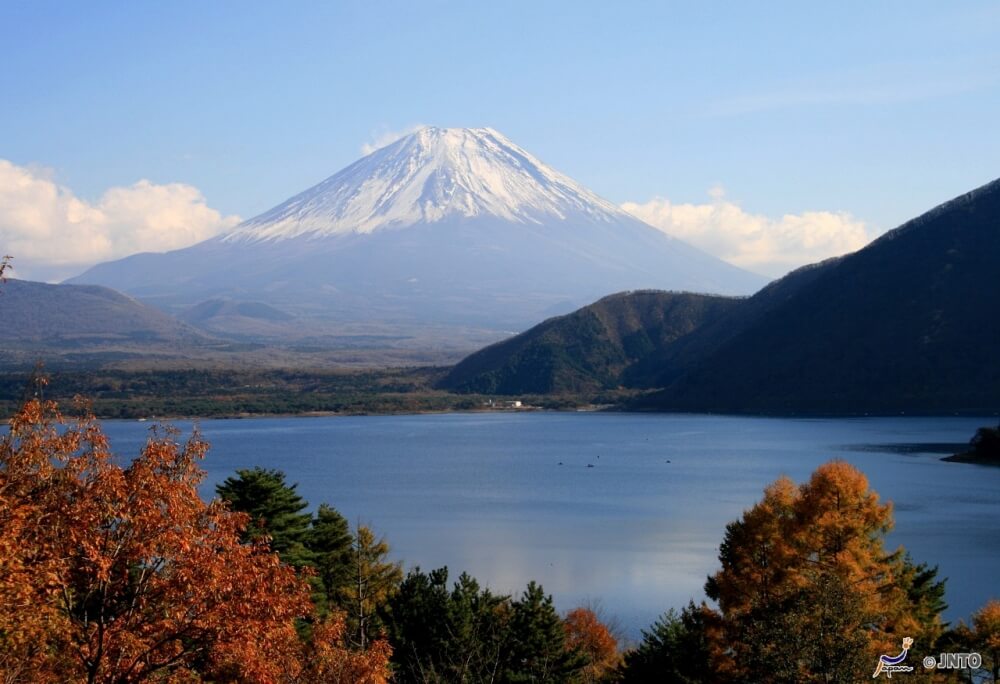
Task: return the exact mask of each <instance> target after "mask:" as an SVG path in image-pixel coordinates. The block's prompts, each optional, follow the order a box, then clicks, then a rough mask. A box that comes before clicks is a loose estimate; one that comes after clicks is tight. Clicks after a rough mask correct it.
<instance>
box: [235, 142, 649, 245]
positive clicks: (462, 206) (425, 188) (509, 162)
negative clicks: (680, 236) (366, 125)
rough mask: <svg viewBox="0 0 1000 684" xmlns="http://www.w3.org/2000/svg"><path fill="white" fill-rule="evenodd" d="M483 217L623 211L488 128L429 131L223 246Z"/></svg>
mask: <svg viewBox="0 0 1000 684" xmlns="http://www.w3.org/2000/svg"><path fill="white" fill-rule="evenodd" d="M482 216H491V217H496V218H500V219H504V220H507V221H511V222H517V223H543V222H546V221H549V220H553V219H556V220H559V219H569V218H573V219H577V220H580V219H584V220H589V221H596V222H601V223H604V222H611V221H617V220H621V219H622V217H623V216H624V217H628V214H625V213H624V212H623V211H622V210H621V209H619V208H618V207H616V206H615V205H613V204H611V203H610V202H608V201H606V200H603V199H601V198H600V197H598V196H597V195H595V194H594V193H592V192H590V191H589V190H587V189H586V188H584V187H583V186H581V185H579V184H578V183H576V182H575V181H573V180H572V179H571V178H569V177H567V176H564V175H563V174H561V173H559V172H558V171H556V170H554V169H552V168H550V167H548V166H546V165H545V164H543V163H542V162H541V161H539V160H538V159H536V158H535V157H533V156H532V155H531V154H529V153H528V152H526V151H525V150H523V149H521V148H520V147H518V146H517V145H515V144H514V143H513V142H511V141H510V140H508V139H507V138H505V137H504V136H503V135H501V134H500V133H498V132H497V131H495V130H493V129H491V128H433V127H430V128H424V129H421V130H419V131H417V132H415V133H412V134H410V135H408V136H406V137H404V138H401V139H399V140H397V141H396V142H394V143H391V144H390V145H387V146H386V147H383V148H381V149H379V150H376V151H374V152H372V153H371V154H369V155H368V156H366V157H363V158H362V159H359V160H358V161H356V162H354V163H353V164H351V165H350V166H348V167H347V168H345V169H343V170H342V171H340V172H338V173H336V174H334V175H333V176H331V177H329V178H327V179H326V180H325V181H323V182H321V183H320V184H318V185H316V186H314V187H312V188H310V189H309V190H306V191H305V192H303V193H301V194H299V195H296V196H295V197H292V198H291V199H289V200H287V201H286V202H284V203H282V204H280V205H278V206H277V207H275V208H273V209H271V210H270V211H267V212H265V213H263V214H261V215H260V216H256V217H254V218H252V219H250V220H248V221H245V222H244V223H242V224H240V225H239V226H237V227H236V228H235V229H233V230H232V231H231V232H230V233H228V234H226V235H225V236H224V237H223V238H222V239H223V240H225V241H244V240H246V241H257V240H280V239H285V238H292V237H299V236H307V237H322V236H328V235H342V234H347V233H371V232H373V231H376V230H380V229H383V228H401V227H405V226H410V225H414V224H418V223H433V222H437V221H442V220H445V219H451V218H473V217H482ZM628 218H631V217H628ZM633 220H634V219H633Z"/></svg>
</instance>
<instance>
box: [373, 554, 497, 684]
mask: <svg viewBox="0 0 1000 684" xmlns="http://www.w3.org/2000/svg"><path fill="white" fill-rule="evenodd" d="M447 583H448V569H447V568H440V569H438V570H432V571H431V572H430V573H427V574H424V573H422V572H421V571H420V569H419V568H418V569H416V570H413V571H412V572H410V573H409V574H408V575H407V577H406V579H405V580H403V583H402V584H401V585H400V588H399V592H398V593H397V594H396V595H395V596H394V597H393V598H392V599H391V600H390V610H389V614H390V620H389V624H390V632H389V633H390V642H391V643H392V646H393V661H394V662H395V663H396V666H397V669H396V675H397V678H398V680H399V681H401V682H491V681H497V680H498V679H501V678H502V677H503V676H504V674H505V672H506V670H505V667H506V663H507V643H508V642H509V639H510V633H509V624H508V623H509V616H510V599H509V597H507V596H494V595H493V594H491V593H490V591H489V590H484V589H480V587H479V583H478V582H476V580H474V579H473V578H472V577H470V576H469V575H467V574H464V573H463V574H462V575H461V576H460V577H459V578H458V581H457V582H455V584H454V588H453V589H452V591H451V592H450V593H449V591H448V587H447Z"/></svg>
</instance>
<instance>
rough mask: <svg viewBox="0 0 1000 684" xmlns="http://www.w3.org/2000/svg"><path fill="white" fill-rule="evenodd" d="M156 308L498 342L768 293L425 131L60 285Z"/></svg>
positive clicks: (517, 165) (480, 144) (532, 164)
mask: <svg viewBox="0 0 1000 684" xmlns="http://www.w3.org/2000/svg"><path fill="white" fill-rule="evenodd" d="M71 282H75V283H98V284H104V285H108V286H110V287H114V288H117V289H120V290H122V291H124V292H128V293H129V294H131V295H133V296H137V297H141V298H143V299H146V300H147V301H150V302H155V303H157V304H159V305H162V306H166V307H189V306H192V305H195V304H197V303H199V302H201V301H203V300H207V299H214V298H219V297H225V298H229V299H233V300H254V301H258V302H261V303H264V304H268V305H271V306H275V307H277V308H279V309H281V310H283V311H288V312H290V313H293V314H295V315H296V316H297V317H300V320H301V317H303V316H304V317H309V316H314V317H327V318H330V317H332V318H335V319H336V320H338V321H343V322H348V323H357V322H371V323H377V324H380V325H382V324H387V323H390V324H401V325H409V326H422V325H424V326H426V325H442V324H443V325H446V326H455V327H456V328H458V327H461V326H466V327H469V326H471V327H478V328H484V329H491V330H494V331H503V330H510V329H518V328H523V327H526V326H527V325H530V324H532V323H534V322H535V321H538V320H540V319H542V318H544V317H545V316H547V315H551V314H552V313H554V312H564V311H570V310H572V309H573V308H574V307H575V306H580V305H582V304H584V303H586V302H588V301H593V300H594V299H596V298H598V297H600V296H603V295H605V294H607V293H609V292H614V291H619V290H623V289H638V288H659V289H674V290H681V289H683V290H692V291H699V292H716V293H725V294H748V293H750V292H753V291H755V290H757V289H758V288H759V287H760V286H762V285H763V284H764V283H765V280H764V279H762V278H760V277H759V276H756V275H753V274H750V273H748V272H746V271H742V270H740V269H738V268H736V267H734V266H732V265H729V264H727V263H725V262H723V261H720V260H718V259H716V258H714V257H711V256H709V255H708V254H705V253H704V252H701V251H699V250H697V249H695V248H694V247H691V246H690V245H687V244H686V243H684V242H681V241H680V240H676V239H673V238H671V237H668V236H667V235H665V234H663V233H662V232H660V231H658V230H656V229H654V228H652V227H651V226H649V225H647V224H645V223H642V222H641V221H639V220H638V219H636V218H634V217H632V216H631V215H629V214H627V213H625V212H624V211H622V210H621V209H619V208H618V207H616V206H615V205H613V204H611V203H610V202H608V201H606V200H603V199H601V198H600V197H598V196H597V195H595V194H594V193H592V192H590V191H589V190H587V189H585V188H583V187H582V186H580V185H579V184H578V183H576V182H575V181H573V180H572V179H570V178H568V177H566V176H564V175H562V174H560V173H558V172H557V171H555V170H553V169H551V168H549V167H548V166H546V165H545V164H543V163H542V162H541V161H539V160H538V159H536V158H535V157H533V156H532V155H531V154H529V153H528V152H526V151H525V150H523V149H521V148H520V147H518V146H517V145H515V144H514V143H512V142H511V141H509V140H507V139H506V138H505V137H503V136H502V135H500V134H499V133H497V132H496V131H494V130H492V129H488V128H479V129H440V128H426V129H423V130H421V131H418V132H416V133H414V134H412V135H410V136H407V137H405V138H402V139H400V140H398V141H396V142H395V143H393V144H391V145H389V146H387V147H384V148H382V149H380V150H377V151H375V152H373V153H372V154H370V155H368V156H367V157H364V158H363V159H360V160H359V161H357V162H355V163H354V164H352V165H350V166H348V167H347V168H345V169H344V170H342V171H340V172H339V173H337V174H335V175H334V176H332V177H330V178H328V179H327V180H325V181H323V182H322V183H320V184H319V185H317V186H315V187H313V188H311V189H309V190H306V191H305V192H303V193H301V194H300V195H297V196H295V197H293V198H291V199H289V200H288V201H286V202H284V203H282V204H280V205H278V206H277V207H275V208H273V209H271V210H270V211H268V212H265V213H264V214H261V215H260V216H257V217H255V218H252V219H250V220H248V221H246V222H244V223H243V224H241V225H240V226H237V227H236V228H235V229H233V230H232V231H231V232H229V233H227V234H224V235H221V236H218V237H215V238H212V239H210V240H207V241H205V242H202V243H200V244H197V245H194V246H192V247H189V248H187V249H182V250H177V251H174V252H169V253H166V254H139V255H135V256H132V257H128V258H126V259H122V260H120V261H115V262H109V263H105V264H101V265H98V266H96V267H94V268H92V269H90V270H89V271H87V272H86V273H84V274H83V275H81V276H79V277H77V278H75V279H73V280H72V281H71Z"/></svg>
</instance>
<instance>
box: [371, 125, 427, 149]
mask: <svg viewBox="0 0 1000 684" xmlns="http://www.w3.org/2000/svg"><path fill="white" fill-rule="evenodd" d="M421 128H427V125H426V124H412V125H410V126H406V127H405V128H403V129H402V130H398V131H390V130H386V129H384V128H383V129H380V130H378V131H372V133H371V140H369V141H368V142H366V143H365V144H364V145H362V146H361V154H365V155H367V154H371V153H372V152H374V151H375V150H380V149H382V148H383V147H385V146H386V145H391V144H392V143H394V142H396V141H397V140H399V139H400V138H404V137H406V136H408V135H409V134H410V133H416V132H417V131H419V130H420V129H421Z"/></svg>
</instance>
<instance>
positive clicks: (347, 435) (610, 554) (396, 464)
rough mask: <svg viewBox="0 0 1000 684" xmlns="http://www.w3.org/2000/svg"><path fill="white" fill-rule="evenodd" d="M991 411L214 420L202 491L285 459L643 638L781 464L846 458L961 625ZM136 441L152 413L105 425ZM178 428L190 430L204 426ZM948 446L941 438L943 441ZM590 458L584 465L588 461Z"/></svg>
mask: <svg viewBox="0 0 1000 684" xmlns="http://www.w3.org/2000/svg"><path fill="white" fill-rule="evenodd" d="M995 422H996V419H995V418H983V419H976V418H930V419H928V418H856V419H775V418H745V417H727V416H704V415H648V414H642V415H636V414H614V413H586V414H584V413H488V414H448V415H418V416H370V417H328V418H261V419H252V420H204V421H201V423H200V426H201V430H202V432H203V434H204V435H205V437H206V438H207V439H208V440H209V441H210V442H211V443H212V450H211V452H210V453H209V456H208V457H207V459H206V460H205V462H204V467H205V469H206V470H207V471H208V478H207V480H206V482H205V485H204V488H203V494H204V495H205V496H206V497H210V496H211V495H212V493H213V491H214V487H215V484H216V483H218V482H220V481H222V480H223V479H225V478H226V477H227V476H229V475H231V474H232V473H233V472H234V471H235V470H236V469H237V468H247V467H252V466H255V465H261V466H264V467H268V468H280V469H281V470H284V471H285V472H286V473H287V474H288V477H289V479H290V480H291V481H292V482H298V483H299V491H300V492H301V494H302V495H303V496H304V497H305V498H306V499H307V500H308V501H309V502H310V503H311V504H312V505H313V506H316V505H318V504H320V503H323V502H326V503H329V504H331V505H333V506H334V507H336V508H337V509H338V510H340V511H341V512H342V513H343V514H344V515H346V516H347V517H348V518H349V519H350V520H351V521H352V523H353V522H354V521H356V520H358V519H360V520H361V521H363V522H364V523H366V524H370V525H371V526H372V527H373V528H374V529H375V530H376V531H377V532H379V533H383V534H385V535H386V536H387V538H388V540H389V542H390V544H391V545H392V548H393V555H394V556H395V557H397V558H398V559H400V560H403V561H404V563H405V565H406V566H407V567H413V566H416V565H419V566H420V567H421V568H423V569H425V570H429V569H432V568H436V567H439V566H442V565H447V566H448V567H449V569H450V570H451V572H452V574H453V575H454V576H457V574H458V573H459V572H461V571H462V570H466V571H468V572H469V573H470V574H472V575H473V576H475V577H476V578H478V579H479V580H480V581H481V582H482V583H484V584H488V585H489V586H490V587H492V588H493V589H494V590H496V591H502V592H519V591H520V590H521V589H523V587H524V585H525V584H526V583H527V582H528V580H531V579H534V580H537V581H539V582H541V583H542V584H543V585H544V587H545V589H546V591H548V592H551V593H552V594H553V595H554V597H555V600H556V604H557V607H559V608H560V609H566V608H570V607H573V606H574V605H579V604H580V603H582V602H587V601H599V602H600V603H601V604H602V605H603V607H604V609H605V610H606V612H607V613H609V614H612V615H615V616H617V617H618V618H619V619H620V620H621V621H622V622H623V624H624V626H625V627H626V629H627V630H628V631H629V633H630V634H631V635H632V636H633V637H634V636H635V635H637V634H638V630H639V629H640V628H643V627H645V626H647V625H648V624H650V623H651V622H652V621H653V620H654V619H655V618H656V617H657V616H658V615H659V614H660V613H662V612H663V611H664V610H666V609H667V608H670V607H671V606H674V607H681V606H682V605H684V604H686V603H687V601H688V599H690V598H694V599H695V600H699V599H701V598H702V597H703V594H702V586H703V584H704V581H705V577H706V575H708V574H709V573H711V572H713V571H714V570H715V569H716V567H717V558H716V556H717V551H718V545H719V542H720V541H721V540H722V536H723V533H724V531H725V526H726V523H727V522H729V521H730V520H733V519H735V518H737V517H738V516H739V515H740V514H741V513H742V511H743V510H744V509H746V508H748V507H749V506H751V505H753V504H754V502H755V501H757V500H758V499H759V498H760V496H761V490H762V489H763V487H764V486H765V485H766V484H768V483H769V482H771V481H773V480H774V479H775V478H777V477H778V476H780V475H782V474H785V475H789V476H791V477H792V478H793V479H795V480H796V481H802V480H804V479H806V478H808V476H809V474H810V473H811V472H812V470H813V469H814V468H815V467H816V466H817V465H819V464H820V463H823V462H824V461H827V460H829V459H832V458H842V459H845V460H847V461H849V462H851V463H853V464H854V465H856V466H858V467H859V468H861V469H862V470H863V471H864V472H865V473H866V474H867V475H868V478H869V480H870V482H871V485H872V487H874V488H875V490H876V491H878V492H879V493H880V494H881V496H882V497H883V499H889V500H892V501H893V503H894V505H895V511H896V515H895V517H896V529H895V531H894V532H892V533H891V535H890V536H889V547H890V548H895V547H896V546H898V545H900V544H902V545H904V546H906V548H907V549H909V550H910V552H911V553H912V555H913V557H914V558H915V559H916V560H918V561H927V562H931V563H932V564H938V565H939V566H940V568H941V574H942V575H943V576H946V577H948V578H949V582H948V595H947V599H948V602H949V604H950V606H951V607H950V609H949V611H948V613H947V617H948V618H949V619H953V620H954V619H957V618H958V617H965V616H967V615H968V614H969V613H970V612H972V611H973V610H975V609H976V608H977V607H979V606H980V605H982V603H984V602H985V601H986V600H987V599H988V598H990V597H1000V570H998V568H1000V468H991V467H984V466H973V465H966V464H959V463H945V462H942V461H940V460H939V458H940V456H941V453H934V451H935V447H934V446H933V445H935V444H937V445H941V444H954V443H964V442H967V441H968V439H969V437H970V436H971V435H972V434H973V433H974V432H975V429H976V428H977V427H980V426H982V425H987V424H993V423H995ZM105 426H106V429H107V431H108V433H109V435H110V436H111V438H112V446H113V448H114V449H115V451H116V452H118V453H121V454H134V453H136V452H137V450H138V448H139V445H140V444H141V443H142V442H143V441H144V439H145V437H146V431H147V430H148V428H149V425H148V424H147V423H138V422H115V421H109V422H107V423H106V424H105ZM178 427H181V428H182V429H184V430H190V427H191V426H190V424H189V423H180V424H179V425H178ZM942 448H945V449H946V447H938V448H937V450H938V451H940V450H941V449H942ZM591 465H592V466H593V467H589V466H591Z"/></svg>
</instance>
